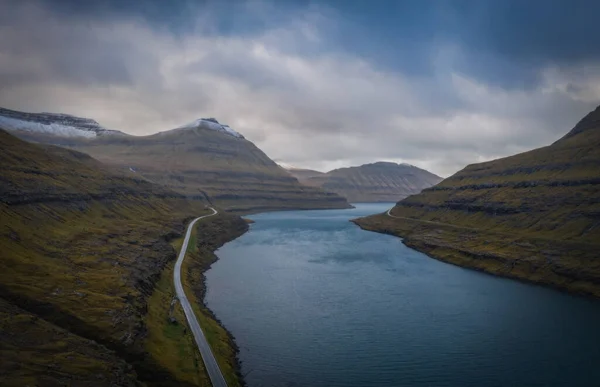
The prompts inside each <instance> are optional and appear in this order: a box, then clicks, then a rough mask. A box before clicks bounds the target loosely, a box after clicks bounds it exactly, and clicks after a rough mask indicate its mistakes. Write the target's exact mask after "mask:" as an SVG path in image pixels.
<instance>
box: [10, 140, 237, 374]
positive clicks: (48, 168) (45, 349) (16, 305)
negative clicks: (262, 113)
mask: <svg viewBox="0 0 600 387" xmlns="http://www.w3.org/2000/svg"><path fill="white" fill-rule="evenodd" d="M0 165H1V166H2V169H1V171H2V172H1V174H0V271H1V272H2V273H3V275H2V276H1V277H0V278H1V279H0V307H1V308H0V324H1V325H0V327H1V328H2V329H1V332H2V333H1V334H0V353H1V354H2V359H8V360H9V361H6V362H5V361H2V362H0V375H2V376H0V384H2V385H27V384H28V383H29V384H31V385H64V384H65V383H67V384H68V383H75V384H74V385H119V386H120V385H136V384H140V383H142V382H144V381H146V382H148V384H150V385H153V384H158V385H203V382H202V380H197V381H194V380H187V378H183V376H181V375H183V373H184V371H185V370H181V371H177V372H174V371H173V369H169V367H168V364H169V361H171V360H173V359H168V358H165V356H169V355H168V352H167V350H168V345H169V343H170V342H171V341H172V342H175V341H177V340H179V341H180V342H181V343H182V344H181V346H180V352H182V353H185V352H184V351H186V350H187V351H188V353H191V354H193V353H194V351H195V350H194V348H195V347H194V346H193V340H191V337H189V333H186V332H185V329H183V327H182V329H180V330H177V329H175V328H176V326H177V325H178V324H175V325H176V326H175V327H172V324H170V323H169V321H168V319H167V318H166V317H165V318H161V317H157V316H160V313H161V311H163V310H167V311H168V309H169V304H170V300H167V301H166V302H159V303H158V302H157V303H155V302H153V301H152V300H153V299H155V298H156V297H153V295H155V294H156V292H157V291H158V290H160V289H158V288H157V285H156V284H157V281H158V280H159V278H161V275H162V274H163V273H164V272H165V270H168V269H169V266H172V262H173V261H174V259H175V249H174V248H173V243H174V241H175V238H177V237H178V236H179V235H181V233H182V232H183V230H184V227H185V224H186V222H187V221H188V220H189V219H191V218H192V217H194V216H198V215H201V214H203V213H206V212H207V210H206V209H205V206H204V204H203V203H201V202H199V201H191V200H188V199H186V198H185V197H184V196H183V195H181V194H178V193H175V192H174V191H171V190H169V189H166V188H164V187H161V186H158V185H156V184H152V183H149V182H148V181H146V180H144V179H142V178H135V176H134V177H130V176H124V175H122V174H120V173H117V172H116V171H115V170H114V169H113V168H110V167H107V166H104V165H102V164H100V163H99V162H97V161H96V160H94V159H92V158H91V157H90V156H88V155H85V154H82V153H79V152H76V151H72V150H68V149H63V148H58V147H53V146H41V145H35V144H30V143H27V142H24V141H22V140H19V139H17V138H15V137H13V136H12V135H10V134H8V133H7V132H5V131H3V130H0ZM238 219H239V218H238ZM166 286H167V288H168V289H170V282H168V283H167V284H166ZM157 300H158V299H157ZM158 301H160V300H158ZM149 310H150V311H153V313H149ZM154 312H155V313H154ZM165 313H166V312H165ZM176 313H177V310H176ZM179 326H180V325H179ZM169 329H170V330H171V331H170V333H169V340H170V341H169V342H167V343H163V345H162V347H160V348H155V349H154V350H152V347H151V346H150V345H149V343H148V340H149V339H150V338H153V337H154V336H156V335H155V334H154V333H153V332H156V331H162V330H169ZM190 348H191V349H190ZM174 356H179V355H177V354H176V355H174ZM191 367H193V368H192V369H191V370H187V371H185V372H188V373H190V374H193V375H196V376H199V375H201V374H202V372H203V371H202V364H201V363H200V364H199V365H198V364H194V363H192V365H191ZM180 376H181V378H180ZM181 379H185V380H181ZM77 383H78V384H77Z"/></svg>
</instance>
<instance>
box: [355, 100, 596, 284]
mask: <svg viewBox="0 0 600 387" xmlns="http://www.w3.org/2000/svg"><path fill="white" fill-rule="evenodd" d="M390 215H392V216H388V215H386V214H380V215H375V216H371V217H366V218H362V219H358V220H356V221H355V222H356V223H357V224H358V225H360V226H361V227H363V228H365V229H368V230H373V231H379V232H385V233H390V234H394V235H398V236H400V237H402V238H404V242H405V243H406V244H407V245H409V246H412V247H415V248H416V249H418V250H421V251H424V252H426V253H427V254H429V255H431V256H432V257H435V258H438V259H441V260H444V261H447V262H451V263H454V264H457V265H461V266H465V267H470V268H474V269H478V270H483V271H486V272H489V273H493V274H497V275H501V276H507V277H514V278H519V279H523V280H528V281H532V282H537V283H542V284H547V285H552V286H555V287H559V288H562V289H566V290H569V291H573V292H579V293H585V294H592V295H595V296H600V256H599V254H598V251H600V107H599V108H597V109H596V110H595V111H593V112H591V113H590V114H588V115H587V116H586V117H585V118H583V119H582V120H581V121H580V122H579V123H578V124H577V125H576V126H575V127H574V128H573V129H572V130H571V131H570V132H569V133H568V134H567V135H566V136H564V137H563V138H561V139H560V140H558V141H556V142H555V143H553V144H551V145H549V146H546V147H543V148H539V149H535V150H532V151H529V152H525V153H521V154H518V155H515V156H511V157H506V158H502V159H498V160H493V161H489V162H485V163H480V164H472V165H469V166H467V167H466V168H464V169H463V170H461V171H460V172H458V173H456V174H455V175H453V176H451V177H449V178H447V179H445V180H444V181H442V182H441V183H440V184H438V185H437V186H435V187H432V188H429V189H426V190H424V191H423V192H422V193H420V194H418V195H413V196H410V197H408V198H406V199H404V200H402V201H400V202H399V203H397V204H396V206H395V207H394V208H393V209H392V210H391V211H390Z"/></svg>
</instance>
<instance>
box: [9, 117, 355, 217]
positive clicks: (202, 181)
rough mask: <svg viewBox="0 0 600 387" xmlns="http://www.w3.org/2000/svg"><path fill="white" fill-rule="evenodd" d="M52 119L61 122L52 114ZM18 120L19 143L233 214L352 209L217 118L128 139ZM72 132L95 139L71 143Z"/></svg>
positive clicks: (39, 119)
mask: <svg viewBox="0 0 600 387" xmlns="http://www.w3.org/2000/svg"><path fill="white" fill-rule="evenodd" d="M4 111H6V110H2V111H0V115H2V114H4V113H3V112H4ZM11 112H12V111H11ZM11 114H13V116H11V117H8V118H6V116H5V117H4V118H0V126H1V125H3V123H4V122H6V120H7V119H11V118H12V117H14V112H13V113H11ZM54 116H58V115H51V117H54ZM18 117H20V120H21V121H23V122H28V123H29V127H28V128H26V129H23V125H22V124H21V125H12V124H11V126H8V127H6V128H7V129H9V130H11V131H12V133H14V134H15V135H17V136H19V137H20V138H23V139H26V140H29V141H34V142H42V143H46V144H52V145H57V146H61V147H67V148H71V149H75V150H78V151H81V152H84V153H87V154H89V155H91V156H92V157H94V158H95V159H97V160H99V161H101V162H103V163H106V164H109V165H113V166H118V167H120V168H121V169H122V170H123V171H127V172H129V173H135V174H136V176H139V177H142V178H144V179H147V180H148V181H151V182H154V183H158V184H162V185H165V186H167V187H169V188H170V189H173V190H175V191H177V192H179V193H182V194H184V195H186V196H187V197H189V198H194V199H200V200H203V201H206V202H210V203H213V204H215V205H218V206H220V207H222V208H225V209H228V210H230V211H237V212H256V211H267V210H279V209H320V208H348V207H349V204H348V203H347V202H346V200H345V199H344V198H343V197H340V196H339V195H336V194H334V193H328V192H325V191H323V190H321V189H320V188H317V187H306V186H303V185H301V184H300V183H299V182H298V181H297V180H296V179H295V178H293V177H292V176H290V175H289V174H287V173H286V172H285V171H283V170H282V169H281V168H280V167H279V166H278V165H277V164H276V163H275V162H274V161H273V160H271V159H270V158H269V157H268V156H267V155H265V153H264V152H262V151H261V150H260V149H259V148H257V147H256V146H255V145H254V144H253V143H252V142H250V141H248V140H246V139H245V138H244V137H243V136H242V135H241V134H239V133H238V132H236V131H235V130H233V129H231V128H230V127H229V126H227V125H223V124H221V123H219V122H218V121H217V120H216V119H214V118H208V119H199V120H196V121H194V122H191V123H190V124H188V125H184V126H182V127H180V128H177V129H173V130H169V131H165V132H160V133H157V134H154V135H149V136H131V135H127V134H125V133H122V132H112V131H110V132H105V131H104V130H100V129H99V130H98V131H94V130H91V129H90V131H85V130H84V129H86V127H85V126H83V124H82V122H88V121H91V120H86V119H76V118H74V117H70V116H69V117H70V118H69V120H67V121H64V120H63V121H61V122H62V124H61V125H67V124H69V125H74V126H71V127H70V128H71V129H69V130H55V131H52V130H51V129H52V128H51V127H48V125H47V124H46V123H47V122H49V121H48V120H47V117H48V114H47V113H42V114H32V113H21V115H20V116H18ZM60 117H64V116H63V115H60ZM27 120H29V121H27ZM93 122H95V121H93ZM38 124H39V125H45V126H44V131H40V130H32V129H30V128H32V127H33V128H37V126H38ZM92 126H93V125H92ZM74 131H77V133H79V132H82V133H83V132H85V133H95V134H90V135H86V136H82V135H78V136H75V135H72V133H75V132H74ZM64 132H67V133H68V134H67V135H64V134H63V133H64ZM108 133H110V134H111V135H107V134H108Z"/></svg>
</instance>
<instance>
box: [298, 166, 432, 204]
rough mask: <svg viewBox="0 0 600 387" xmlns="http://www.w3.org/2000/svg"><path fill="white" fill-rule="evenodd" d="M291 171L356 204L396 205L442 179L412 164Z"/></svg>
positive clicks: (310, 182) (305, 181)
mask: <svg viewBox="0 0 600 387" xmlns="http://www.w3.org/2000/svg"><path fill="white" fill-rule="evenodd" d="M309 172H314V171H307V170H293V169H292V170H289V173H290V174H292V176H295V177H296V178H297V179H298V180H299V181H300V182H301V183H303V184H305V185H310V186H315V187H321V188H323V189H324V190H325V191H328V192H335V193H337V194H338V195H341V196H343V197H345V198H346V199H348V201H350V202H352V203H361V202H395V201H398V200H400V199H403V198H405V197H407V196H409V195H413V194H416V193H419V192H421V190H422V189H424V188H429V187H431V186H432V185H434V184H437V183H439V182H440V181H441V180H442V178H441V177H439V176H437V175H434V174H433V173H431V172H428V171H426V170H424V169H420V168H417V167H415V166H412V165H408V164H396V163H389V162H377V163H372V164H364V165H361V166H358V167H350V168H340V169H334V170H332V171H329V172H327V173H324V174H314V173H313V174H310V173H309Z"/></svg>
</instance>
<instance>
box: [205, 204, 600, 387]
mask: <svg viewBox="0 0 600 387" xmlns="http://www.w3.org/2000/svg"><path fill="white" fill-rule="evenodd" d="M390 206H391V205H385V204H383V205H380V204H376V205H374V204H366V205H358V206H357V208H356V209H352V210H331V211H329V210H328V211H294V212H276V213H268V214H260V215H255V216H252V218H253V219H254V220H256V223H255V224H254V225H252V226H251V229H250V231H249V232H248V233H246V234H245V235H244V236H242V237H241V238H239V239H237V240H235V241H233V242H231V243H228V244H227V245H225V246H224V247H223V248H221V249H220V250H219V251H218V252H217V255H218V256H219V258H220V260H219V261H218V262H217V263H215V264H214V265H213V267H212V268H211V269H210V270H209V271H208V272H207V285H208V291H207V296H206V301H207V304H208V306H209V307H210V308H211V309H212V310H213V311H214V312H215V314H216V315H217V317H218V318H219V319H221V320H222V322H223V323H224V325H225V326H226V327H227V328H228V329H229V330H230V331H231V332H232V334H233V335H234V336H235V338H236V341H237V343H238V345H239V347H240V359H241V361H242V371H243V373H244V374H247V376H246V378H245V379H246V381H247V383H248V385H249V386H250V387H258V386H314V387H320V386H323V387H334V386H356V387H368V386H453V387H454V386H456V387H459V386H478V387H479V386H585V387H588V386H600V302H598V301H594V300H589V299H585V298H578V297H574V296H570V295H567V294H563V293H560V292H558V291H554V290H551V289H546V288H542V287H538V286H533V285H527V284H523V283H519V282H516V281H511V280H506V279H501V278H496V277H493V276H489V275H485V274H481V273H478V272H474V271H470V270H466V269H462V268H459V267H455V266H452V265H448V264H444V263H441V262H438V261H436V260H433V259H431V258H428V257H427V256H425V255H423V254H421V253H419V252H417V251H414V250H411V249H409V248H408V247H406V246H404V245H403V244H402V242H401V241H400V239H399V238H395V237H392V236H388V235H381V234H377V233H371V232H367V231H362V230H360V229H359V228H358V227H357V226H355V225H353V224H352V223H350V222H348V219H352V218H355V217H358V216H363V215H367V214H372V213H377V212H383V211H384V210H386V209H387V208H389V207H390Z"/></svg>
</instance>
